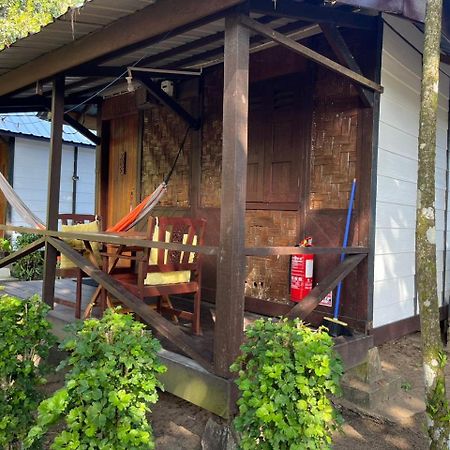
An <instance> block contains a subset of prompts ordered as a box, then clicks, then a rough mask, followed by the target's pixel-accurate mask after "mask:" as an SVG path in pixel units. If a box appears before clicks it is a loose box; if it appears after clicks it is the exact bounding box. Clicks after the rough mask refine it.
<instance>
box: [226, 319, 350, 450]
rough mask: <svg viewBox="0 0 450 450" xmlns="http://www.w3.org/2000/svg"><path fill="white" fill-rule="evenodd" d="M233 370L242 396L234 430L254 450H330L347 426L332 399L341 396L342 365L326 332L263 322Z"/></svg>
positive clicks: (252, 332) (256, 326) (253, 328)
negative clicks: (333, 436) (336, 435)
mask: <svg viewBox="0 0 450 450" xmlns="http://www.w3.org/2000/svg"><path fill="white" fill-rule="evenodd" d="M246 337H247V339H246V342H245V343H244V344H243V345H242V347H241V355H240V356H239V357H238V358H237V360H236V361H235V363H234V364H233V365H232V366H231V370H232V371H235V372H238V373H239V376H238V379H237V381H236V383H237V385H238V388H239V390H240V393H241V397H240V398H239V400H238V405H239V415H238V416H237V417H236V419H235V421H234V424H235V427H236V430H237V431H238V432H240V434H241V443H240V446H241V448H242V449H243V450H250V449H252V450H253V449H256V448H257V449H267V450H276V449H279V450H281V449H283V450H284V449H290V450H306V449H323V448H329V447H330V444H331V434H332V432H333V431H334V430H335V429H336V428H338V427H339V424H340V422H341V419H340V416H339V414H338V413H337V412H336V411H335V410H334V408H333V406H332V404H331V401H330V398H329V396H330V394H339V393H340V386H339V380H340V377H341V375H342V372H343V368H342V363H341V361H340V359H339V358H338V357H337V356H336V355H335V353H334V350H333V348H332V347H333V341H332V339H331V337H330V336H329V335H328V334H327V333H326V331H325V330H324V329H323V328H320V329H319V330H316V331H314V330H312V329H310V328H308V327H307V326H306V325H304V324H303V323H302V322H300V321H298V320H296V321H294V322H291V321H288V320H287V319H285V320H281V321H279V322H274V321H272V320H264V319H259V320H257V321H255V322H254V323H253V325H252V326H251V327H249V328H248V329H247V331H246Z"/></svg>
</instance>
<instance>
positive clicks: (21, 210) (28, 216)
mask: <svg viewBox="0 0 450 450" xmlns="http://www.w3.org/2000/svg"><path fill="white" fill-rule="evenodd" d="M0 189H1V190H2V192H3V194H4V195H5V197H6V200H7V201H8V203H9V204H10V205H11V206H12V207H13V208H14V209H15V210H16V211H17V212H18V214H19V215H20V217H22V219H23V220H24V221H25V222H26V223H28V224H30V225H31V226H32V227H33V228H37V229H39V230H45V225H44V224H42V223H41V221H40V220H39V218H38V217H36V215H35V214H34V213H33V212H32V211H31V210H30V208H28V206H27V205H25V203H24V202H23V201H22V199H21V198H20V197H19V196H18V195H17V193H16V191H15V190H14V189H13V188H12V186H11V185H10V184H9V183H8V180H7V179H6V178H5V177H4V176H3V174H2V173H1V172H0Z"/></svg>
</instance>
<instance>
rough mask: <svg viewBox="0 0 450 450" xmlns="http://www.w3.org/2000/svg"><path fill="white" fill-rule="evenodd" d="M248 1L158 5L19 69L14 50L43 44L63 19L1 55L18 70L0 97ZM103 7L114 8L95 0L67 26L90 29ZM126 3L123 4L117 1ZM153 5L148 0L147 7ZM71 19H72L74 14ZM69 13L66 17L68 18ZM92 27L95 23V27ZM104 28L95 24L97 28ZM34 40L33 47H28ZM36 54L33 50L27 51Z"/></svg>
mask: <svg viewBox="0 0 450 450" xmlns="http://www.w3.org/2000/svg"><path fill="white" fill-rule="evenodd" d="M241 1H242V0H208V1H207V2H200V3H199V2H198V0H183V1H182V2H180V1H178V0H159V1H157V0H155V2H154V3H153V4H151V5H150V6H146V7H145V8H143V9H140V10H139V13H138V14H134V13H133V14H129V15H127V16H125V17H123V18H120V19H119V20H116V21H113V22H112V23H108V24H107V25H106V26H102V27H101V28H99V29H98V27H97V29H96V30H95V31H93V32H91V33H87V34H85V35H83V36H82V37H81V38H79V39H76V38H75V37H74V38H73V40H72V42H70V43H67V44H66V45H64V46H62V47H59V48H56V49H55V50H52V51H49V52H47V53H45V54H42V55H40V56H38V57H36V58H35V59H32V60H31V61H29V62H27V63H25V64H22V65H20V66H19V67H14V61H15V59H14V51H15V49H20V47H21V46H22V48H23V46H25V47H26V46H27V44H39V41H40V39H39V38H40V37H42V38H43V39H44V32H45V31H46V30H47V29H52V28H55V24H56V23H57V24H59V25H61V22H62V21H61V20H58V21H56V22H54V23H52V24H50V25H48V26H47V27H44V28H43V29H42V30H41V31H40V32H39V33H36V34H35V35H32V36H30V37H28V38H25V39H21V40H19V41H18V42H17V43H15V44H14V45H12V46H11V47H10V48H7V49H5V50H3V51H2V52H0V70H1V69H2V67H1V63H2V56H3V55H6V56H7V57H5V61H6V62H7V63H8V64H10V65H11V66H12V67H10V68H8V70H7V71H5V72H4V73H3V75H1V76H0V96H1V95H6V94H10V93H12V92H15V91H18V90H20V89H23V88H24V87H26V86H29V85H31V84H33V83H35V82H36V81H37V80H46V79H49V78H51V77H52V76H54V75H56V74H60V73H64V72H65V71H67V70H69V69H71V68H73V67H77V66H80V65H82V64H85V63H88V62H91V61H93V60H98V59H99V58H102V57H104V56H105V55H111V54H112V53H113V52H114V51H118V50H122V51H123V50H127V49H128V50H129V51H130V52H131V51H132V50H133V49H134V48H135V46H142V43H145V42H149V43H150V42H151V40H152V39H155V40H158V39H163V38H164V36H165V34H168V33H171V32H173V31H174V30H180V29H182V28H183V27H185V26H187V25H188V24H191V23H196V22H198V21H201V20H202V19H205V18H206V17H208V16H211V15H214V14H217V13H219V12H220V11H224V10H226V9H228V8H230V7H233V6H236V5H237V4H239V3H240V2H241ZM98 3H108V2H107V1H106V0H100V1H98V0H91V1H90V2H87V3H86V4H85V5H84V6H82V7H81V8H80V9H79V10H78V12H77V14H76V16H75V18H74V19H73V20H74V22H71V20H70V17H69V19H68V20H67V21H66V22H67V23H66V24H65V26H66V29H65V32H67V31H69V32H70V30H71V28H72V27H73V28H75V29H77V27H78V26H79V25H80V24H81V25H80V26H83V27H86V26H88V24H89V21H88V20H84V17H85V13H86V11H89V8H91V7H92V6H93V5H95V4H98ZM114 3H118V4H120V2H117V1H116V2H114ZM146 3H147V4H148V3H149V2H148V1H147V2H146ZM67 14H71V13H70V12H69V13H67ZM67 14H66V15H67ZM91 25H92V24H91ZM97 25H98V23H95V26H97ZM27 41H28V42H27ZM28 49H31V48H27V50H28Z"/></svg>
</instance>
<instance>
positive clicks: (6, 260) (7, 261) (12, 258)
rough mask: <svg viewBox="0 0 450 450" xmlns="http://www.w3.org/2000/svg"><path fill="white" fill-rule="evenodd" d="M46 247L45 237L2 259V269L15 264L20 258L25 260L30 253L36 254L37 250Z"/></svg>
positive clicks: (0, 261) (0, 265)
mask: <svg viewBox="0 0 450 450" xmlns="http://www.w3.org/2000/svg"><path fill="white" fill-rule="evenodd" d="M44 245H45V237H42V238H39V239H37V240H36V241H34V242H32V243H31V244H28V245H26V246H25V247H23V248H21V249H20V250H17V251H16V252H14V253H11V254H10V255H8V256H5V257H4V258H2V259H0V268H2V267H5V266H7V265H8V264H11V263H13V262H16V261H17V260H19V259H20V258H23V257H24V256H27V255H29V254H30V253H33V252H35V251H36V250H39V249H40V248H42V247H44Z"/></svg>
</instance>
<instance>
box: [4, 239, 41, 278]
mask: <svg viewBox="0 0 450 450" xmlns="http://www.w3.org/2000/svg"><path fill="white" fill-rule="evenodd" d="M39 238H40V236H39V235H37V234H20V235H19V236H18V237H17V239H16V241H15V242H14V250H20V249H21V248H23V247H25V246H27V245H28V244H31V243H32V242H34V241H36V240H37V239H39ZM43 269H44V252H43V251H42V250H36V251H35V252H33V253H31V254H29V255H27V256H24V257H23V258H20V259H19V260H18V261H17V262H15V263H14V264H13V266H12V268H11V275H12V276H13V277H15V278H18V279H19V280H25V281H30V280H40V279H42V273H43Z"/></svg>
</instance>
